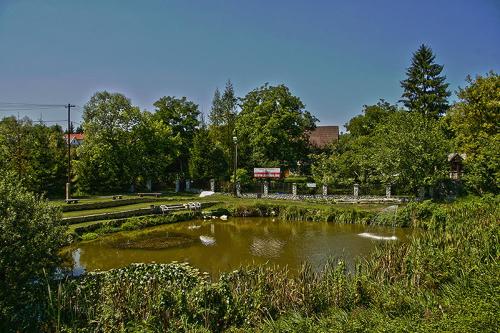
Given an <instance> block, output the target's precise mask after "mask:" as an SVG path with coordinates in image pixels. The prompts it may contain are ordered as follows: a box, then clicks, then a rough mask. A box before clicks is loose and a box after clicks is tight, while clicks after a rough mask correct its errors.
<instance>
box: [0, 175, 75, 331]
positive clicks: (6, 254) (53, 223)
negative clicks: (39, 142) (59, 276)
mask: <svg viewBox="0 0 500 333" xmlns="http://www.w3.org/2000/svg"><path fill="white" fill-rule="evenodd" d="M65 230H66V228H65V227H64V226H63V224H62V223H61V212H60V210H59V209H58V208H56V207H54V206H53V205H51V204H49V202H48V201H47V200H46V199H45V198H43V197H41V196H37V195H34V194H33V193H31V192H27V191H26V189H25V188H23V187H22V186H21V185H20V184H19V181H18V178H17V177H14V176H12V175H11V174H7V175H2V177H0V331H2V332H6V331H16V330H18V331H29V330H36V327H37V324H38V323H39V320H40V319H42V318H43V315H44V312H43V308H42V307H41V306H40V304H42V302H41V300H43V299H44V295H43V294H44V292H45V290H46V289H45V288H46V285H45V284H44V282H43V281H46V280H47V279H51V278H52V277H53V274H54V273H55V270H56V268H57V266H58V264H59V263H60V259H59V257H58V252H59V249H60V248H61V247H62V246H63V244H64V243H65V242H66V234H65Z"/></svg>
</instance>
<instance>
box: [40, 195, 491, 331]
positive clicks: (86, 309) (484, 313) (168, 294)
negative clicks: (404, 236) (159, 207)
mask: <svg viewBox="0 0 500 333" xmlns="http://www.w3.org/2000/svg"><path fill="white" fill-rule="evenodd" d="M499 203H500V200H499V199H498V198H482V199H474V200H467V201H463V202H459V203H456V204H453V205H435V204H431V203H421V204H414V206H411V205H410V206H409V207H408V208H407V209H400V210H399V211H398V213H397V216H396V221H398V222H397V223H399V224H406V225H411V226H421V227H424V229H425V230H424V231H423V232H422V233H419V236H418V238H413V239H411V240H410V242H408V243H405V244H402V243H390V244H389V243H387V244H386V245H382V246H380V247H378V248H377V250H376V251H375V253H373V255H372V256H371V257H370V258H369V259H367V260H366V261H362V262H359V263H358V265H357V267H356V270H355V272H353V273H348V272H347V270H346V268H345V264H344V262H343V261H342V259H341V258H340V259H335V260H332V261H331V262H329V263H327V264H326V265H325V267H324V269H323V271H322V272H320V273H316V272H314V271H313V270H312V269H311V268H310V266H308V265H304V267H303V269H302V271H301V273H300V274H299V275H297V276H290V275H289V274H287V273H286V269H285V268H279V267H269V266H258V267H247V268H241V269H239V270H237V271H234V272H230V273H226V274H223V275H222V276H221V277H220V278H219V279H217V280H214V281H211V280H210V278H209V277H208V276H206V275H204V274H201V273H200V272H198V271H197V270H196V269H194V268H192V267H190V266H188V265H186V264H178V263H172V264H167V265H158V264H151V265H145V264H139V265H132V266H129V267H126V268H122V269H115V270H111V271H108V272H102V273H89V274H86V275H85V276H83V277H81V278H77V279H66V280H64V281H62V282H61V283H60V284H59V285H56V286H53V287H52V289H51V290H50V293H49V294H50V297H47V304H46V305H45V308H46V309H47V311H46V315H45V317H44V318H43V329H44V330H51V331H71V332H76V331H81V332H84V331H85V332H94V331H97V332H120V331H122V332H125V331H127V332H136V331H137V332H139V331H140V332H163V331H169V332H188V331H189V332H209V331H213V332H218V331H233V332H236V331H238V332H244V331H252V332H253V331H263V332H284V331H285V332H332V331H333V332H359V331H367V332H368V331H392V332H430V331H434V332H443V331H449V332H475V331H476V332H496V331H497V328H498V326H499V325H500V322H499V317H498V308H500V269H499V267H498V260H499V256H500V251H499V244H500V229H499V223H498V222H499V220H500V211H499V208H498V207H499ZM274 208H275V207H274ZM261 211H263V210H262V209H261ZM393 216H394V214H393ZM387 218H388V217H380V221H379V223H386V222H384V221H386V220H387Z"/></svg>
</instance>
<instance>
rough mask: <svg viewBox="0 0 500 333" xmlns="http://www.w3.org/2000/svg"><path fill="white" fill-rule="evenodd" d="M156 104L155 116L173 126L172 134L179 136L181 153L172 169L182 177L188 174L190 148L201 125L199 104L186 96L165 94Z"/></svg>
mask: <svg viewBox="0 0 500 333" xmlns="http://www.w3.org/2000/svg"><path fill="white" fill-rule="evenodd" d="M154 106H155V107H156V113H155V118H156V119H158V120H161V121H163V123H164V124H166V125H168V126H169V127H170V128H172V135H174V136H179V140H180V145H181V149H180V153H179V156H178V157H177V158H176V160H175V162H174V164H173V169H170V171H171V172H173V173H175V174H177V175H180V176H181V178H182V177H184V176H186V175H187V172H188V163H189V148H190V147H191V146H192V144H193V139H194V136H195V133H196V130H197V128H198V126H199V125H200V121H199V120H198V116H199V115H200V112H199V111H198V105H196V104H194V103H193V102H191V101H188V100H187V98H186V97H182V98H175V97H172V96H165V97H162V98H160V99H159V100H158V101H156V102H155V103H154Z"/></svg>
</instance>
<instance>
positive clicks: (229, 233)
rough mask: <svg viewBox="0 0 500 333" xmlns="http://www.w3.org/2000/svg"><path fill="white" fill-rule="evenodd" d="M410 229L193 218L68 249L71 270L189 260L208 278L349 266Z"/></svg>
mask: <svg viewBox="0 0 500 333" xmlns="http://www.w3.org/2000/svg"><path fill="white" fill-rule="evenodd" d="M410 233H411V230H410V229H401V228H390V227H389V228H387V227H374V226H362V225H350V224H336V223H327V222H283V221H278V220H276V221H275V220H273V219H271V218H229V220H228V221H221V220H207V221H203V220H194V221H187V222H180V223H175V224H169V225H162V226H157V227H153V228H148V229H144V230H140V231H134V232H120V233H117V234H113V235H110V236H107V237H103V238H100V239H97V240H95V241H91V242H80V243H77V244H74V245H73V246H72V247H70V248H68V250H69V253H71V257H72V263H71V265H72V267H73V273H74V274H77V275H78V274H82V273H83V272H85V271H95V270H108V269H111V268H117V267H123V266H126V265H128V264H130V263H136V262H142V263H150V262H156V263H170V262H172V261H179V262H189V263H190V264H191V265H193V266H194V267H197V268H199V269H200V270H201V271H204V272H208V273H210V274H211V275H213V276H216V275H218V274H219V273H220V272H224V271H231V270H234V269H236V268H238V267H240V266H242V265H243V266H244V265H248V264H261V263H270V264H278V265H281V266H284V265H287V266H288V267H289V268H290V269H291V270H292V271H293V270H295V269H296V268H298V267H300V265H301V264H302V263H303V262H305V261H308V262H310V263H311V264H312V265H313V267H314V268H316V269H320V268H321V267H322V266H323V265H324V264H325V263H326V261H327V260H328V259H329V258H332V257H339V256H342V257H344V258H345V259H346V260H347V262H348V263H349V264H350V265H352V264H353V262H354V260H355V258H356V257H360V256H365V255H367V254H369V253H370V251H372V250H373V249H374V247H375V246H376V244H377V243H380V242H392V241H396V239H397V240H400V241H405V240H406V239H407V238H408V236H409V235H410Z"/></svg>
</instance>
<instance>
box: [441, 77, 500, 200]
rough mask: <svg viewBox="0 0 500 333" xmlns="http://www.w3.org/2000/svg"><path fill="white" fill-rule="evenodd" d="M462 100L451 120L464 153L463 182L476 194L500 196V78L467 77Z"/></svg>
mask: <svg viewBox="0 0 500 333" xmlns="http://www.w3.org/2000/svg"><path fill="white" fill-rule="evenodd" d="M467 83H468V86H467V87H465V88H463V89H460V91H459V92H458V97H459V98H460V101H459V102H458V103H456V104H455V105H454V106H453V107H452V109H451V110H450V112H449V114H448V117H449V120H450V123H451V129H452V131H453V132H454V135H455V142H454V143H455V150H456V151H457V152H460V153H465V154H466V158H465V161H464V164H465V171H464V177H463V179H464V182H465V184H466V185H467V187H468V188H469V189H471V190H472V191H473V192H476V193H485V192H493V193H498V191H499V185H498V184H499V182H500V167H499V165H500V157H499V154H498V147H499V146H500V132H499V124H500V75H498V74H496V73H494V72H490V73H489V74H488V75H486V76H480V75H479V76H477V77H476V78H475V79H474V80H473V79H472V78H471V77H468V78H467Z"/></svg>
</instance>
